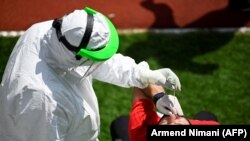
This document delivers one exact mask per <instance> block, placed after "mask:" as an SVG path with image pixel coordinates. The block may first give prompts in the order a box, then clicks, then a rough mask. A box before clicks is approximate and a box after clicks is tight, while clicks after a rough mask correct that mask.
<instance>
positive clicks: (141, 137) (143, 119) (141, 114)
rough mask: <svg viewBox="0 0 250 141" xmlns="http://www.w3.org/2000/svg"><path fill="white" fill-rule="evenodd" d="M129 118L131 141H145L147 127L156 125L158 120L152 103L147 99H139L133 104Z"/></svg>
mask: <svg viewBox="0 0 250 141" xmlns="http://www.w3.org/2000/svg"><path fill="white" fill-rule="evenodd" d="M129 118H130V119H129V136H130V140H131V141H146V138H147V135H146V134H147V125H154V124H157V123H158V121H159V120H160V117H159V116H158V115H157V113H156V112H155V106H154V103H153V102H152V101H151V100H147V99H140V100H137V101H136V102H134V103H133V105H132V109H131V112H130V117H129Z"/></svg>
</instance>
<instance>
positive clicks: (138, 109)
mask: <svg viewBox="0 0 250 141" xmlns="http://www.w3.org/2000/svg"><path fill="white" fill-rule="evenodd" d="M162 93H163V94H165V91H164V89H163V88H162V87H161V86H156V85H149V86H148V87H147V88H145V89H139V88H134V93H133V103H132V108H131V111H130V115H129V116H120V117H118V118H117V119H115V120H114V121H113V122H112V124H111V136H112V140H113V141H115V140H116V139H120V140H119V141H146V137H147V135H146V134H147V126H148V125H157V124H158V125H219V122H218V120H217V117H216V116H215V115H214V114H213V113H211V112H207V111H201V112H198V113H197V114H196V115H195V117H194V118H193V119H187V118H185V117H184V114H183V112H182V109H181V106H180V104H179V101H178V99H177V98H176V97H175V96H173V95H166V94H165V95H164V97H160V98H163V99H161V100H162V102H165V103H167V104H166V105H168V106H167V107H166V108H167V109H166V110H167V111H166V113H168V114H165V115H163V114H161V113H159V112H157V111H156V108H155V107H156V106H155V105H156V103H157V101H158V100H159V99H157V95H162ZM126 131H128V132H126Z"/></svg>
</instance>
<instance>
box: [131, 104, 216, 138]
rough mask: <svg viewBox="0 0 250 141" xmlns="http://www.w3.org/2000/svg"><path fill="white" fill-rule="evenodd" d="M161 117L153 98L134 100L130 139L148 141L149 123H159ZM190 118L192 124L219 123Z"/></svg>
mask: <svg viewBox="0 0 250 141" xmlns="http://www.w3.org/2000/svg"><path fill="white" fill-rule="evenodd" d="M160 119H161V118H160V116H159V115H158V114H157V113H156V111H155V105H154V103H153V102H152V101H151V100H147V99H140V100H137V101H136V102H134V103H133V106H132V109H131V112H130V117H129V136H130V140H131V141H146V140H147V125H157V124H158V122H159V120H160ZM188 120H189V122H190V124H191V125H219V123H218V122H216V121H207V120H193V119H188Z"/></svg>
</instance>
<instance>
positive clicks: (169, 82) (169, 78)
mask: <svg viewBox="0 0 250 141" xmlns="http://www.w3.org/2000/svg"><path fill="white" fill-rule="evenodd" d="M154 72H160V73H161V74H163V75H164V76H165V79H166V80H165V83H164V84H162V86H164V87H166V88H167V89H170V90H177V91H181V83H180V80H179V78H178V77H177V75H176V74H175V73H174V72H173V71H172V70H171V69H169V68H163V69H158V70H155V71H154Z"/></svg>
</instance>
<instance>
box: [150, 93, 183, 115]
mask: <svg viewBox="0 0 250 141" xmlns="http://www.w3.org/2000/svg"><path fill="white" fill-rule="evenodd" d="M153 101H154V103H155V105H156V108H157V110H158V111H159V112H160V113H162V114H164V115H170V114H175V115H178V116H183V115H184V114H183V111H182V108H181V105H180V103H179V101H178V99H177V98H176V97H175V96H173V95H167V94H165V93H158V94H156V95H155V96H154V97H153Z"/></svg>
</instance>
